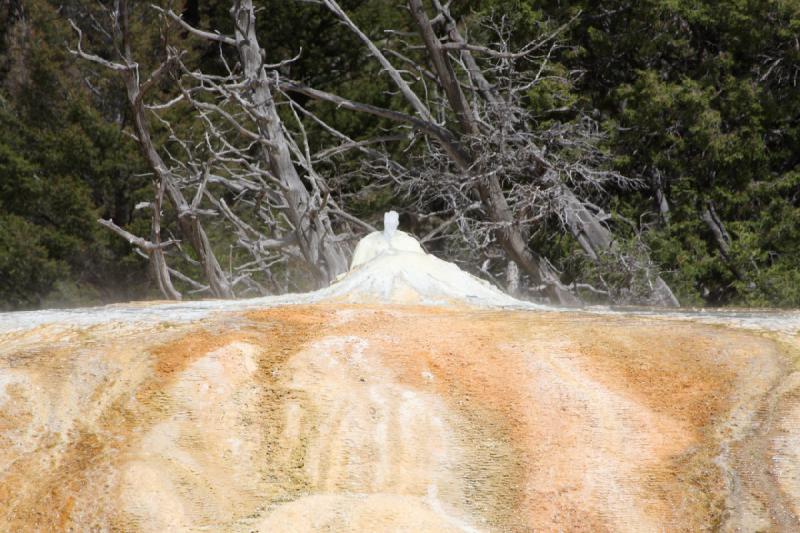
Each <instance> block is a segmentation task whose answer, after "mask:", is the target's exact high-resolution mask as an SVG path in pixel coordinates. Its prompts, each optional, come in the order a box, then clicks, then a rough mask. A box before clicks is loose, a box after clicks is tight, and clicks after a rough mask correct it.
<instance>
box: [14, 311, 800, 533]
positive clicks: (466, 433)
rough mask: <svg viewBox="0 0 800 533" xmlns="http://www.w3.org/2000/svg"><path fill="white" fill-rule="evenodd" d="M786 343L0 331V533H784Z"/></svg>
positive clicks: (796, 417)
mask: <svg viewBox="0 0 800 533" xmlns="http://www.w3.org/2000/svg"><path fill="white" fill-rule="evenodd" d="M798 353H800V352H798V342H797V338H796V337H793V336H791V335H785V334H782V335H780V336H779V335H778V334H771V333H765V332H761V331H758V330H752V331H750V330H748V331H745V330H737V329H733V328H728V327H723V326H717V325H709V324H700V323H697V322H693V321H689V320H681V321H677V320H669V319H663V318H656V317H652V318H647V317H635V316H629V315H611V314H609V315H599V314H583V313H564V312H561V313H553V312H541V311H535V310H499V309H497V310H487V309H483V310H481V309H477V308H472V307H467V306H447V307H428V306H416V305H397V304H395V305H381V304H335V303H330V302H329V303H308V304H303V305H285V306H280V307H274V308H269V309H260V310H249V311H244V312H238V313H233V312H225V313H223V312H216V313H209V314H208V315H207V316H205V317H204V318H203V319H202V320H195V321H188V322H186V321H183V322H177V321H170V319H169V315H168V314H167V313H165V316H164V319H163V321H154V320H148V321H147V322H137V321H136V320H129V321H126V322H118V321H109V322H103V321H99V323H97V324H93V325H92V324H89V325H74V324H72V325H71V324H69V323H58V322H55V323H51V324H46V325H41V326H38V327H35V328H31V329H19V330H17V331H12V332H7V333H5V334H2V336H0V530H2V531H25V532H27V531H87V530H93V529H95V530H118V531H181V530H190V531H269V532H273V531H292V532H294V531H592V532H595V531H702V530H718V529H722V530H730V531H736V530H742V531H758V530H763V531H773V530H774V531H800V521H798V516H799V515H800V401H799V399H800V373H798V371H797V370H798Z"/></svg>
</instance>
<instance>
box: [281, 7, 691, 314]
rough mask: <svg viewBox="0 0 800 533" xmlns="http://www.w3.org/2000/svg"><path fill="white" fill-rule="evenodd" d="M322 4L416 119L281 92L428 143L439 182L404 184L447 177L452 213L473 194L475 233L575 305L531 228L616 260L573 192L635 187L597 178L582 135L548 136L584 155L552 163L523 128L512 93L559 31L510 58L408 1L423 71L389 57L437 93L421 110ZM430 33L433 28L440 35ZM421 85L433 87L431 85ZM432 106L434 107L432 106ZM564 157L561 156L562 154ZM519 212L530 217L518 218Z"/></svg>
mask: <svg viewBox="0 0 800 533" xmlns="http://www.w3.org/2000/svg"><path fill="white" fill-rule="evenodd" d="M320 3H321V4H324V6H325V7H326V8H327V9H328V10H330V11H331V12H332V13H333V14H334V15H335V16H336V17H338V18H339V19H340V21H341V22H342V23H343V24H344V25H345V26H346V27H347V28H348V29H349V30H351V31H352V32H354V33H355V34H356V35H357V36H358V37H359V38H360V39H361V40H362V41H363V42H364V44H365V45H366V47H367V48H368V50H369V52H370V53H371V54H372V55H373V56H374V57H375V59H376V60H377V61H378V62H379V63H380V65H381V67H382V69H383V71H384V72H385V73H386V74H387V75H388V76H389V77H390V79H391V81H392V82H393V84H394V85H395V86H396V88H397V89H398V90H399V92H400V93H401V94H402V95H403V96H404V98H405V100H406V102H407V103H408V105H409V106H410V108H411V109H412V110H413V115H410V114H405V113H402V112H398V111H394V110H389V109H382V108H375V107H374V106H369V105H365V104H361V103H358V102H353V101H349V100H346V99H343V98H341V97H338V96H336V95H333V94H329V93H325V92H323V91H318V90H314V89H312V88H308V87H304V86H301V85H299V84H285V85H286V86H287V87H288V88H289V89H290V90H293V91H297V92H301V93H303V94H305V95H306V96H309V97H311V98H316V99H319V100H324V101H328V102H331V103H334V104H336V105H337V106H338V107H339V108H344V109H349V110H353V111H360V112H365V113H370V114H373V115H376V116H379V117H383V118H388V119H390V120H395V121H398V122H404V123H407V124H409V125H411V126H412V127H413V128H415V129H416V130H417V131H419V132H421V133H422V134H424V135H426V136H427V137H429V138H431V139H433V140H434V141H435V143H436V146H438V148H440V149H441V152H440V154H441V155H442V156H444V157H439V155H438V154H436V153H432V154H431V155H432V157H428V158H427V159H426V158H423V162H424V164H425V165H426V166H427V167H428V168H433V169H435V171H436V174H437V175H436V176H434V175H430V173H428V175H425V172H422V173H421V180H422V183H421V184H412V185H411V186H412V187H415V186H416V187H417V188H418V189H421V190H422V191H424V190H425V189H432V190H433V193H434V194H436V195H437V196H440V195H441V192H442V176H446V175H447V174H451V175H454V176H452V177H453V178H454V179H452V180H451V181H452V194H451V195H450V196H451V197H452V198H459V201H457V202H454V204H453V206H452V208H453V211H454V212H455V213H456V215H458V213H459V211H460V210H461V209H463V207H464V206H465V205H467V204H469V203H471V202H472V201H473V200H472V193H473V192H476V193H477V195H478V197H479V199H480V202H481V205H482V208H483V211H484V212H485V215H486V218H487V219H488V220H487V221H486V223H484V224H482V225H481V226H482V228H483V229H488V230H489V231H490V232H491V235H492V236H493V237H494V238H495V239H496V240H497V241H498V242H499V243H500V245H501V246H502V248H503V250H504V251H505V253H506V254H507V256H508V258H509V259H510V260H511V261H514V262H516V263H517V264H518V265H519V266H520V267H521V268H522V269H523V270H524V271H525V272H526V273H527V274H528V275H529V276H530V278H531V280H532V281H533V282H534V283H535V284H537V285H543V286H544V287H545V288H546V291H547V293H548V294H549V296H550V298H551V299H553V300H555V301H557V302H560V303H567V304H573V303H576V302H577V298H576V296H575V295H574V293H573V291H572V290H571V288H570V287H565V286H563V285H562V284H561V283H560V282H559V276H558V273H557V271H555V269H554V268H553V267H552V265H551V264H550V262H549V261H547V260H546V259H545V258H543V257H541V256H539V255H538V254H537V253H536V252H534V251H533V250H531V249H530V246H529V244H528V243H529V237H530V231H531V224H532V223H534V222H537V221H541V220H542V219H543V218H544V217H545V216H547V215H548V214H555V215H556V216H557V218H558V219H559V220H560V222H561V223H562V226H563V227H564V228H565V229H566V230H567V231H569V232H570V233H571V234H572V236H573V237H574V238H575V239H576V240H577V241H578V243H579V244H580V245H581V247H582V248H583V250H584V252H585V253H586V254H587V255H588V256H589V257H590V258H592V259H594V260H597V259H598V258H599V255H600V254H601V253H602V254H607V253H609V252H610V253H615V252H616V250H617V248H616V245H615V242H614V238H613V236H612V234H611V232H610V231H609V229H608V227H607V225H606V221H607V220H608V218H609V217H608V215H607V214H606V213H605V212H604V211H603V210H602V208H600V207H599V206H598V205H597V204H596V203H593V202H592V201H591V200H590V199H588V198H587V196H586V195H583V196H579V195H578V194H576V190H577V191H579V192H585V191H586V190H587V189H594V190H595V191H601V190H603V188H604V187H605V186H606V185H607V184H608V183H609V182H615V183H616V184H617V185H621V186H629V185H631V184H632V183H633V181H632V180H626V179H624V178H623V177H622V176H620V175H618V174H616V173H614V172H603V171H600V170H598V169H597V168H593V167H592V163H594V162H595V161H594V159H595V158H596V156H597V154H598V152H597V151H596V150H595V149H594V148H593V147H592V146H591V144H590V143H588V142H585V141H586V140H587V139H589V136H585V135H584V136H580V135H579V136H577V137H573V138H570V137H563V138H556V137H558V136H560V135H561V134H562V133H563V132H561V131H555V132H550V133H555V134H556V135H555V136H553V135H551V138H550V139H549V141H551V145H553V146H558V145H561V147H562V148H564V147H565V146H567V145H572V146H571V148H575V147H577V148H579V149H580V150H579V152H580V153H582V154H583V155H584V156H586V157H585V158H584V160H580V159H579V160H578V161H574V160H573V161H568V160H565V159H562V158H559V157H558V154H557V153H556V155H555V157H554V156H552V155H550V154H548V153H546V152H545V150H544V149H542V148H541V147H540V146H539V145H538V144H537V142H536V141H537V139H536V136H535V135H533V134H532V133H531V132H532V131H534V130H533V129H531V128H530V126H531V125H530V124H529V123H528V121H527V120H526V112H525V110H524V109H523V107H522V106H521V105H520V104H519V95H520V93H521V92H523V91H524V90H526V89H527V88H530V87H532V86H533V85H534V84H536V83H537V82H538V81H539V79H540V76H541V75H542V72H543V71H544V68H545V65H546V63H547V61H548V59H549V56H550V54H551V53H552V52H553V50H555V48H556V44H555V38H556V36H557V35H558V33H559V31H560V29H559V30H556V32H554V33H552V34H550V35H547V36H545V37H543V38H542V39H541V40H539V41H537V42H534V43H530V44H529V45H528V46H526V47H525V49H523V50H520V51H517V52H511V51H509V50H508V48H507V46H504V47H503V48H501V49H500V50H497V49H493V48H489V47H486V46H480V45H473V44H471V43H469V42H468V41H467V40H466V38H465V37H464V36H463V35H462V34H461V32H460V30H459V25H458V24H457V23H456V21H455V19H454V18H453V17H452V16H451V14H450V11H449V7H448V5H449V4H448V5H443V4H441V2H440V1H439V0H433V2H432V3H433V6H434V8H435V9H436V15H435V17H434V18H433V19H431V18H430V17H429V16H428V14H427V12H426V10H425V8H424V6H423V4H422V2H421V0H408V8H409V10H410V13H411V16H412V19H413V21H414V24H415V25H416V27H417V30H418V33H419V36H420V40H421V42H422V47H423V49H424V52H425V58H426V60H427V64H420V63H418V62H416V61H414V60H413V59H412V58H411V54H404V53H402V52H399V51H396V50H389V52H391V53H392V55H393V56H394V57H398V58H400V59H401V60H402V61H403V62H404V63H405V64H406V65H410V66H411V68H412V69H413V71H415V72H417V73H419V76H418V78H419V80H421V81H422V84H423V87H424V88H425V89H426V93H427V94H430V93H435V94H437V95H441V97H440V98H435V99H433V98H432V99H429V101H430V100H433V104H428V103H424V102H423V97H421V96H420V95H419V94H418V92H417V91H415V90H414V88H413V87H412V85H411V84H410V83H409V82H408V81H406V79H405V78H404V77H403V74H402V73H401V71H400V69H398V68H397V67H395V66H394V65H393V63H392V62H391V61H390V60H389V59H388V58H387V53H384V52H383V51H382V50H381V49H380V48H379V47H378V46H377V45H376V44H375V43H374V42H373V41H372V40H371V39H370V38H369V37H368V36H367V35H366V34H365V33H364V32H363V31H362V30H361V29H360V28H359V27H358V26H356V25H355V24H354V23H353V21H352V20H351V19H350V18H349V17H348V16H347V14H346V13H345V12H344V10H342V8H341V7H340V6H339V5H338V4H337V3H336V1H335V0H321V2H320ZM436 27H438V28H440V31H438V32H437V30H436ZM562 29H563V28H562ZM501 44H503V45H505V44H506V43H501ZM540 50H545V55H544V57H543V58H541V59H540V61H541V64H540V67H539V69H538V72H537V73H536V75H535V76H534V77H533V78H532V79H529V80H523V79H521V78H520V77H517V78H516V79H514V78H513V77H512V75H511V74H512V73H513V71H514V63H515V61H517V60H520V59H523V58H528V57H531V56H533V55H534V53H535V52H537V51H540ZM475 54H484V55H487V56H489V57H490V58H494V59H496V60H497V62H496V64H495V65H493V66H492V68H491V69H490V70H493V71H494V73H493V74H486V73H485V71H484V69H483V68H482V67H481V66H480V62H479V60H478V59H476V56H475ZM490 78H493V79H490ZM428 83H432V84H433V86H432V87H428V86H427V84H428ZM434 105H435V106H438V107H439V109H434ZM434 117H437V118H434ZM438 117H445V118H444V119H439V118H438ZM567 133H574V132H567ZM580 133H583V132H580ZM552 141H556V142H552ZM490 147H491V148H490ZM497 147H500V148H501V151H505V152H506V153H508V152H510V153H511V158H508V157H505V155H504V154H499V157H498V153H497V151H496V150H495V151H492V149H493V148H497ZM434 151H435V150H432V152H434ZM562 151H563V152H566V149H565V150H562ZM443 159H444V161H443ZM515 161H516V162H515ZM437 162H438V163H440V164H436V163H437ZM419 177H420V176H418V178H419ZM418 192H419V191H418ZM525 210H528V211H531V212H532V214H531V215H530V216H525ZM457 219H458V220H460V221H461V224H462V226H463V227H464V228H469V229H471V230H473V231H474V230H475V229H476V228H477V227H478V226H477V225H476V224H474V223H473V224H470V223H469V222H470V221H469V220H467V219H466V218H465V217H464V216H463V215H462V216H458V217H457ZM473 240H474V239H473ZM649 292H650V293H649V295H648V298H647V300H648V302H649V303H654V304H657V305H667V306H675V305H677V304H678V302H677V299H676V298H675V296H674V295H673V294H672V291H671V290H670V289H669V287H668V286H667V284H666V283H665V282H664V281H663V280H662V279H661V277H659V276H658V275H656V276H654V282H653V283H652V286H651V290H650V291H649Z"/></svg>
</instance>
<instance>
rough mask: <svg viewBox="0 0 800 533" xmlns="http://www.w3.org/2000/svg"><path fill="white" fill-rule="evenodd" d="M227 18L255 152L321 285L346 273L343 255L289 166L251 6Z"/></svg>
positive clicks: (237, 7) (237, 6) (315, 201)
mask: <svg viewBox="0 0 800 533" xmlns="http://www.w3.org/2000/svg"><path fill="white" fill-rule="evenodd" d="M231 15H232V16H233V20H234V26H235V41H236V49H237V50H238V52H239V59H240V61H241V64H242V68H243V70H244V76H245V78H246V80H247V87H248V88H247V90H246V92H245V94H244V95H243V96H245V97H246V99H247V100H248V101H249V102H250V104H251V105H252V109H253V111H254V112H255V115H256V117H257V119H256V121H257V126H258V130H259V133H260V135H262V136H263V137H264V138H265V139H266V140H267V141H268V146H264V145H262V147H261V150H262V155H263V159H264V160H265V162H266V163H267V164H268V165H269V168H270V170H271V171H272V173H273V174H274V175H275V176H276V177H277V178H278V180H280V182H281V188H282V192H283V194H284V195H285V197H286V204H287V205H286V208H285V213H286V215H287V218H288V219H289V221H290V222H291V223H292V225H293V226H294V233H295V235H296V238H297V244H298V246H299V247H300V251H301V253H302V254H303V257H304V258H305V260H306V262H307V263H308V265H309V266H310V268H312V270H313V273H314V276H315V278H316V279H317V281H318V283H319V284H320V285H326V284H328V283H330V282H331V281H333V280H334V279H335V278H336V276H338V275H339V274H341V273H342V272H345V271H347V267H348V264H347V255H348V254H347V250H346V248H345V246H344V245H343V244H341V243H339V242H336V241H335V240H334V237H335V235H334V233H333V229H332V227H331V222H330V219H329V217H328V214H327V209H326V206H325V205H322V204H323V203H324V200H323V199H321V198H312V197H311V195H310V194H309V192H308V190H307V189H306V186H305V184H304V183H303V181H302V179H301V178H300V176H299V175H298V173H297V169H296V168H295V165H294V162H293V161H292V157H291V153H290V150H289V145H288V142H287V140H286V138H285V137H284V133H283V129H282V127H281V119H280V117H279V116H278V112H277V109H276V107H275V101H274V99H273V97H272V91H271V90H270V80H269V79H268V77H267V73H266V71H265V70H264V68H263V67H262V64H263V61H262V56H261V54H262V50H261V47H260V46H259V44H258V39H257V36H256V28H255V22H256V19H255V12H254V10H253V2H252V0H235V1H234V3H233V7H232V8H231Z"/></svg>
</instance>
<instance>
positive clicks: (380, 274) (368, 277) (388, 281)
mask: <svg viewBox="0 0 800 533" xmlns="http://www.w3.org/2000/svg"><path fill="white" fill-rule="evenodd" d="M383 224H384V229H383V232H379V231H375V232H373V233H370V234H369V235H367V236H366V237H364V238H363V239H361V242H359V243H358V246H356V250H355V253H354V254H353V260H352V262H351V264H350V271H349V272H347V273H346V274H345V275H343V276H342V277H340V278H339V279H338V280H337V281H336V282H335V283H334V284H332V285H331V286H330V287H328V288H327V289H323V290H321V291H319V296H320V297H321V298H320V299H321V300H336V301H346V302H363V303H373V302H374V303H382V302H387V303H389V302H393V303H423V304H431V303H436V304H447V303H453V304H455V303H470V304H477V305H489V306H491V305H525V304H523V302H520V301H519V300H516V299H514V298H512V297H511V296H509V295H507V294H505V293H503V292H502V291H500V290H499V289H497V288H495V287H494V286H493V285H491V284H490V283H487V282H486V281H483V280H481V279H478V278H476V277H475V276H473V275H471V274H468V273H467V272H464V271H463V270H461V269H460V268H458V267H457V266H456V265H454V264H453V263H448V262H447V261H442V260H441V259H439V258H438V257H435V256H433V255H430V254H427V253H425V251H424V250H423V249H422V246H420V244H419V241H417V240H416V239H415V238H414V237H412V236H411V235H409V234H408V233H405V232H404V231H399V230H398V229H397V227H398V225H399V220H398V216H397V213H396V212H395V211H389V212H388V213H386V214H385V215H384V217H383ZM528 305H529V304H528Z"/></svg>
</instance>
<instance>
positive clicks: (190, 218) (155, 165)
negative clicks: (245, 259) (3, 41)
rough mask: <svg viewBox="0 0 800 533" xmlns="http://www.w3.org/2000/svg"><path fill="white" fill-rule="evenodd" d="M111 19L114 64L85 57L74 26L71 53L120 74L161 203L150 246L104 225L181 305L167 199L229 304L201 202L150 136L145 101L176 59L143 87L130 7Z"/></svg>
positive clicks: (156, 205) (215, 289) (119, 8)
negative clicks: (169, 260) (163, 222)
mask: <svg viewBox="0 0 800 533" xmlns="http://www.w3.org/2000/svg"><path fill="white" fill-rule="evenodd" d="M106 13H107V15H108V17H109V20H110V26H111V28H112V30H111V32H108V34H109V35H110V36H112V38H113V40H114V41H115V42H114V48H115V50H116V51H117V54H118V57H117V58H115V59H114V60H110V59H105V58H102V57H100V56H98V55H95V54H92V53H88V52H85V51H84V50H83V48H82V35H83V34H82V32H81V30H80V29H79V28H78V26H76V25H75V24H74V23H72V26H73V28H74V29H75V31H76V32H77V34H78V44H77V49H76V50H73V51H72V52H73V53H74V54H76V55H77V56H79V57H81V58H82V59H85V60H87V61H91V62H93V63H96V64H98V65H101V66H103V67H105V68H108V69H110V70H112V71H115V72H116V73H118V74H119V75H120V76H121V78H122V80H123V81H124V83H125V88H126V90H127V96H128V102H129V105H130V111H131V115H132V117H133V126H134V134H135V137H136V140H137V142H138V144H139V147H140V148H141V151H142V154H143V155H144V158H145V160H146V161H147V163H148V165H149V167H150V169H151V171H152V173H153V176H154V189H155V191H156V192H155V195H154V196H155V198H156V200H155V201H154V202H153V203H152V205H151V208H152V209H153V217H152V228H151V240H150V241H145V240H144V239H139V238H131V235H130V234H129V233H127V232H125V231H123V230H121V228H119V227H117V226H116V225H115V224H113V222H112V221H102V223H103V224H104V225H105V226H106V227H108V228H110V229H112V230H113V231H115V232H116V233H118V234H119V235H121V236H122V237H124V238H126V239H128V240H129V242H131V244H134V245H136V246H137V247H138V248H139V249H141V250H142V251H143V252H145V253H146V255H147V256H148V257H149V258H150V262H151V265H152V267H153V271H154V273H155V277H156V281H157V285H158V287H159V289H160V290H161V292H162V293H163V294H164V296H166V297H168V298H172V299H180V293H178V291H176V290H175V288H174V287H173V285H172V281H171V278H170V273H169V269H168V267H167V264H166V259H165V257H164V253H163V248H164V246H165V245H164V243H161V242H160V240H161V236H160V232H161V230H160V209H161V198H162V196H163V195H164V194H166V196H167V199H168V200H169V202H170V203H171V204H172V207H173V208H174V209H175V211H176V212H177V222H178V226H179V229H180V233H181V237H182V238H183V239H184V240H185V242H186V243H188V244H189V245H190V246H191V247H192V249H193V250H194V252H195V253H196V255H197V257H198V259H199V262H200V264H201V265H202V269H203V273H204V275H205V280H206V282H207V283H208V287H209V289H210V291H211V293H212V294H213V295H214V296H216V297H220V298H230V297H232V296H233V291H232V290H231V287H230V284H229V283H228V279H227V276H226V275H225V272H224V271H223V270H222V268H221V267H220V264H219V261H217V258H216V256H215V255H214V251H213V250H212V247H211V243H210V242H209V239H208V236H207V235H206V232H205V230H204V229H203V224H202V222H201V220H200V216H199V213H198V211H197V207H198V206H197V204H196V202H192V203H189V202H188V201H187V200H186V198H185V196H184V195H183V192H182V191H181V187H180V186H179V183H178V179H177V177H176V176H174V175H173V173H172V172H171V171H170V169H169V168H168V166H167V165H166V164H165V163H164V160H163V159H162V158H161V156H160V154H159V152H158V150H157V149H156V147H155V145H154V144H153V140H152V136H151V134H150V127H149V124H148V120H147V113H146V107H145V100H144V98H145V96H146V95H147V93H148V92H149V91H150V90H152V89H153V88H154V87H155V86H157V84H158V83H159V80H160V79H161V78H162V77H163V76H164V75H165V74H166V73H167V72H168V71H169V69H170V68H171V66H172V65H173V64H174V59H175V58H174V57H168V58H167V59H166V60H165V61H163V62H162V63H161V64H160V65H159V66H158V67H157V68H156V69H155V70H154V71H153V72H152V73H151V74H150V76H149V77H148V78H147V79H146V80H145V81H144V82H142V81H141V76H140V72H139V64H138V63H137V62H136V60H135V58H134V57H133V52H132V49H131V35H130V25H129V19H128V17H129V13H128V3H127V1H126V0H120V1H118V2H116V3H115V4H114V7H113V8H112V9H107V10H106Z"/></svg>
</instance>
